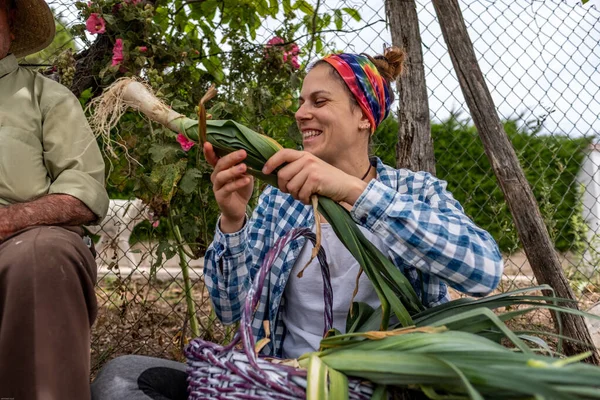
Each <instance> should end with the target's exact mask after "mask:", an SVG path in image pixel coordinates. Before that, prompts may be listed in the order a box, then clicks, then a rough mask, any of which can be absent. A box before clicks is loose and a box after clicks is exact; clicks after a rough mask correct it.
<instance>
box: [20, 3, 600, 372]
mask: <svg viewBox="0 0 600 400" xmlns="http://www.w3.org/2000/svg"><path fill="white" fill-rule="evenodd" d="M309 3H311V4H312V6H313V7H314V8H315V9H316V12H319V13H327V12H332V10H333V9H337V8H342V7H350V8H353V9H355V10H357V11H358V13H359V14H360V21H356V20H352V19H350V20H347V21H345V22H344V25H343V26H342V30H341V31H335V32H333V31H332V32H328V33H326V34H325V35H326V38H327V40H326V41H325V48H326V49H327V50H329V51H332V52H333V51H338V50H343V51H347V52H357V53H360V52H366V53H370V54H377V53H381V52H382V51H383V49H384V48H385V46H387V45H389V44H391V35H390V32H389V29H388V26H387V25H386V12H385V5H384V2H383V0H370V1H366V0H339V1H338V0H331V1H330V0H327V1H309ZM578 3H579V2H576V1H538V0H523V1H519V2H515V1H512V0H498V1H490V0H463V1H461V7H462V9H463V15H464V19H465V22H466V24H467V26H468V29H469V33H470V36H471V40H472V42H473V45H474V47H475V51H476V54H477V56H478V59H479V62H480V66H481V69H482V71H483V73H484V75H485V78H486V81H487V84H488V87H489V89H490V91H491V94H492V97H493V99H494V102H495V104H496V107H497V110H498V113H499V115H500V118H501V119H502V120H504V121H507V125H506V127H507V131H510V132H513V134H512V135H511V139H512V140H513V144H514V145H515V149H516V150H517V153H518V155H519V158H520V160H521V163H522V165H523V167H524V168H525V169H526V175H527V177H528V179H529V181H530V183H531V185H532V186H533V187H534V192H535V194H536V196H537V197H538V202H540V208H541V210H542V214H543V215H544V217H545V219H546V222H547V224H548V227H549V230H550V232H551V235H552V237H553V239H554V240H555V242H556V243H557V249H558V250H559V251H560V255H561V260H562V262H563V265H564V269H565V273H566V274H567V276H568V277H569V279H570V281H571V283H572V286H573V289H574V291H575V293H576V295H577V296H578V298H579V300H580V301H581V304H582V306H583V307H584V308H588V307H590V306H591V305H593V304H594V303H596V302H598V300H599V298H600V272H599V269H600V267H599V265H600V264H599V261H600V240H599V239H598V238H600V236H599V235H600V173H599V169H600V168H599V166H600V146H598V145H595V143H596V140H597V135H598V134H599V133H600V117H598V114H597V110H598V109H600V93H599V91H600V69H599V68H598V66H599V65H600V53H599V52H598V48H599V47H598V44H599V42H600V22H599V21H600V11H598V10H597V9H596V8H594V7H589V6H588V7H584V6H581V5H580V4H578ZM50 4H51V7H52V8H53V10H54V13H55V15H56V20H57V24H59V25H60V26H59V29H58V31H59V34H58V39H57V40H56V41H55V43H53V45H52V46H51V47H50V48H48V49H47V50H45V51H44V52H42V53H39V54H36V55H33V56H31V57H29V58H27V59H26V60H24V61H22V62H23V63H26V64H32V65H52V63H53V59H54V58H55V57H56V55H57V54H59V53H60V52H61V51H62V50H63V49H65V48H71V49H73V50H75V51H81V50H82V49H84V48H86V46H89V44H90V43H89V42H88V43H85V42H80V41H75V40H74V39H73V38H72V36H70V35H69V34H68V30H69V29H70V28H71V27H72V26H74V25H75V24H81V23H82V21H80V20H79V19H78V18H79V17H78V13H77V10H76V8H75V6H74V4H73V3H71V2H67V1H65V0H51V1H50ZM417 4H418V6H417V8H418V14H419V20H420V27H421V36H422V42H423V52H424V61H425V71H426V80H427V87H428V95H429V106H430V112H431V119H432V123H433V127H432V134H433V136H434V146H435V147H436V162H437V174H438V176H440V177H441V178H443V179H446V180H448V182H449V189H450V191H452V192H453V193H454V194H455V196H456V197H457V198H458V199H459V200H460V201H461V203H462V204H463V206H465V209H466V211H467V213H468V214H469V215H470V216H471V217H472V218H473V219H474V220H475V222H477V223H478V224H480V225H482V226H486V227H487V226H493V227H495V228H494V229H495V230H493V233H494V237H495V239H496V240H497V241H498V242H499V243H500V244H501V247H502V249H503V251H504V253H505V254H506V256H505V264H506V270H505V276H504V279H503V281H502V285H501V288H500V289H501V290H502V291H506V290H510V289H512V288H515V287H523V286H527V285H530V284H532V283H535V277H534V276H533V273H532V272H531V268H530V267H529V265H528V263H527V259H526V257H525V255H524V254H523V252H522V251H521V250H520V249H519V248H518V245H516V244H515V243H516V232H515V231H514V227H512V223H511V222H510V216H508V217H507V213H508V211H507V209H506V205H505V204H504V201H503V199H502V196H501V193H500V192H499V189H498V187H497V186H498V185H497V183H496V181H495V178H494V177H493V174H492V170H491V168H490V167H489V164H487V162H486V157H485V154H484V153H483V150H482V147H481V145H480V144H479V139H478V137H477V135H476V132H475V131H474V130H473V129H472V124H471V123H470V121H469V119H468V116H469V111H468V109H467V107H466V104H465V102H464V99H463V96H462V93H461V90H460V87H459V83H458V81H457V79H456V77H455V74H454V72H453V69H452V64H451V61H450V58H449V56H448V54H447V52H446V46H445V43H444V40H443V37H442V34H441V31H440V27H439V24H438V22H437V17H436V15H435V12H434V9H433V5H432V4H431V2H430V1H426V0H418V1H417ZM280 24H281V21H280V20H278V19H277V18H272V19H268V20H266V21H264V23H263V25H262V28H261V29H259V32H258V35H257V37H256V39H255V41H256V43H257V44H264V43H266V42H267V41H268V40H269V39H271V38H272V37H273V36H274V32H275V30H276V29H277V28H278V27H279V26H280ZM63 29H64V32H63ZM61 32H62V33H61ZM308 37H309V35H305V36H302V37H299V39H298V40H297V43H298V44H299V45H300V47H301V48H303V49H306V48H310V46H306V45H307V39H308ZM89 39H90V41H91V40H93V38H91V37H90V38H89ZM302 57H303V59H302V60H303V61H304V63H309V62H310V61H312V60H313V59H314V57H315V55H314V54H310V51H308V53H307V52H306V51H305V53H304V54H302ZM510 132H509V134H510ZM385 146H389V143H381V142H379V143H378V142H377V139H376V143H375V147H374V151H375V154H377V153H378V152H380V151H382V150H383V148H384V147H385ZM478 146H479V147H478ZM151 223H152V218H151V216H150V215H149V214H148V211H147V208H146V207H145V206H144V205H143V204H142V203H141V202H140V201H139V200H136V199H131V200H115V201H111V207H110V211H109V216H108V217H107V218H106V220H105V221H104V222H103V224H102V226H101V227H100V228H96V229H95V228H92V233H94V234H95V235H96V238H97V239H98V240H99V241H98V244H97V247H98V249H97V250H98V252H99V254H98V265H99V268H100V273H99V279H98V281H99V283H98V300H99V308H100V312H99V316H98V320H97V322H96V325H95V328H94V337H93V344H92V352H93V365H92V367H93V369H94V370H96V369H97V368H98V367H99V366H101V365H102V364H103V363H104V362H105V361H106V360H108V359H110V358H113V357H114V356H116V355H118V354H123V353H140V354H147V355H153V356H161V357H168V358H175V359H179V358H180V357H181V348H182V346H183V345H184V344H185V341H186V340H187V338H188V337H187V336H188V335H189V333H188V330H187V324H186V317H185V315H186V304H185V300H184V296H183V292H184V287H183V283H182V281H181V279H180V278H181V272H180V268H179V259H178V258H177V256H175V257H174V258H172V259H170V260H168V261H163V260H161V259H158V258H157V256H156V247H157V245H158V244H157V243H158V242H157V240H156V237H155V236H154V235H155V232H156V230H155V229H153V228H152V227H151ZM191 266H192V267H193V268H192V271H193V274H192V279H193V281H194V299H195V301H196V304H197V308H198V315H199V319H200V324H201V329H202V332H203V335H204V337H205V338H208V339H211V340H214V341H220V340H224V339H225V338H226V337H227V336H228V335H230V334H231V330H228V329H226V328H224V327H222V326H221V325H220V324H219V322H218V321H217V320H216V318H215V316H214V314H213V313H212V310H211V307H210V301H209V299H208V296H207V293H206V291H205V290H204V286H203V281H202V277H201V266H202V260H201V259H200V260H194V261H192V265H191Z"/></svg>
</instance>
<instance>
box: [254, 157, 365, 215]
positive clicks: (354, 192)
mask: <svg viewBox="0 0 600 400" xmlns="http://www.w3.org/2000/svg"><path fill="white" fill-rule="evenodd" d="M285 163H287V165H285V166H284V167H283V168H281V170H279V171H278V172H277V180H278V185H279V190H281V191H282V192H284V193H289V194H291V195H292V197H293V198H295V199H296V200H300V201H301V202H303V203H304V204H310V196H311V195H312V194H320V195H322V196H325V197H329V198H331V199H332V200H334V201H337V202H342V201H343V202H346V203H348V204H350V205H354V202H356V200H357V199H358V198H359V196H360V195H361V193H362V192H363V191H364V190H365V188H366V187H367V183H365V182H363V181H362V180H360V179H359V178H357V177H355V176H352V175H348V174H347V173H345V172H344V171H342V170H340V169H338V168H336V167H334V166H332V165H331V164H328V163H326V162H325V161H323V160H321V159H320V158H318V157H316V156H314V155H312V154H311V153H307V152H305V151H297V150H292V149H283V150H280V151H278V152H277V153H275V154H274V155H273V156H272V157H271V158H269V160H268V161H267V163H266V164H265V167H264V168H263V173H265V174H270V173H271V172H272V171H274V170H275V169H276V168H277V167H279V166H280V165H282V164H285Z"/></svg>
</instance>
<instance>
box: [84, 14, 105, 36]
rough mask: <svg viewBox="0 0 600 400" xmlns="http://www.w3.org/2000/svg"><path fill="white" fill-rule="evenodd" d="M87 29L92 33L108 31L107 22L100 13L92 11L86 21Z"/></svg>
mask: <svg viewBox="0 0 600 400" xmlns="http://www.w3.org/2000/svg"><path fill="white" fill-rule="evenodd" d="M85 29H87V30H88V32H89V33H91V34H96V33H104V32H106V22H104V19H102V17H101V16H100V14H98V13H92V14H91V15H90V17H89V18H88V19H87V21H85Z"/></svg>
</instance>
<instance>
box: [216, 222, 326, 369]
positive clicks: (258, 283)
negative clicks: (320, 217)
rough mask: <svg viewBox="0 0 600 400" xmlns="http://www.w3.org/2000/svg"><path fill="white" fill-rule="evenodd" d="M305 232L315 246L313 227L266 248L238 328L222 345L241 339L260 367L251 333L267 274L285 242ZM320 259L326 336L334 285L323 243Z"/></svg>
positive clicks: (292, 231) (232, 344)
mask: <svg viewBox="0 0 600 400" xmlns="http://www.w3.org/2000/svg"><path fill="white" fill-rule="evenodd" d="M302 236H304V237H305V238H306V239H308V240H310V241H311V242H312V244H313V246H314V245H316V242H317V237H316V235H315V234H314V233H313V232H312V231H311V230H310V229H308V228H296V229H292V230H291V231H290V232H288V233H287V234H286V235H284V236H282V237H280V238H279V239H277V241H276V242H275V244H274V245H273V247H272V248H271V249H270V250H269V251H268V252H267V255H266V256H265V258H264V260H263V263H262V264H261V266H260V269H259V271H258V273H257V274H256V276H255V277H254V280H253V281H252V285H251V287H250V289H249V290H248V294H247V296H246V302H245V303H244V308H243V309H242V316H241V320H240V327H239V331H238V333H237V334H236V336H235V338H234V339H233V340H232V342H231V343H230V344H229V345H227V346H226V347H225V348H224V349H223V350H224V351H229V350H231V349H232V348H233V347H235V345H236V344H237V343H239V341H240V340H241V342H242V347H243V350H244V352H245V354H246V356H247V357H248V361H249V362H250V363H251V364H252V366H253V367H255V368H257V369H258V368H259V367H258V365H257V363H256V361H257V356H256V354H255V353H254V345H255V340H254V336H253V335H252V319H253V316H254V311H255V310H256V307H257V305H258V302H259V300H260V297H261V294H262V290H263V286H264V283H265V278H266V277H267V274H268V273H269V271H270V270H271V267H272V266H273V264H274V263H275V260H277V258H278V256H279V254H280V253H281V251H282V250H283V249H284V248H285V246H286V245H287V244H288V243H290V242H291V241H293V240H296V239H298V238H299V237H302ZM317 259H318V261H319V265H320V266H321V275H322V276H323V297H324V301H325V314H324V322H325V329H324V331H323V336H325V333H327V332H328V331H329V330H330V329H331V327H332V326H333V289H332V287H331V277H330V274H329V265H328V264H327V257H326V255H325V250H323V247H321V248H320V249H319V252H318V254H317Z"/></svg>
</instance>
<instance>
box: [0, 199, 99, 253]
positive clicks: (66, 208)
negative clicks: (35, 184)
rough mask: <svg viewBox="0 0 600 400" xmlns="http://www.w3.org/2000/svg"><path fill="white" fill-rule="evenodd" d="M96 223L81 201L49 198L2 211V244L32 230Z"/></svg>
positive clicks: (20, 204) (15, 205)
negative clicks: (37, 227) (8, 238)
mask: <svg viewBox="0 0 600 400" xmlns="http://www.w3.org/2000/svg"><path fill="white" fill-rule="evenodd" d="M96 219H97V217H96V216H95V215H94V213H93V212H92V211H91V210H90V209H89V208H87V206H86V205H85V204H83V202H81V200H79V199H77V198H75V197H73V196H70V195H68V194H50V195H46V196H43V197H40V198H39V199H37V200H33V201H29V202H26V203H17V204H12V205H10V206H6V207H0V242H1V241H3V240H4V239H6V238H7V237H8V236H10V235H12V234H14V233H16V232H18V231H20V230H23V229H25V228H28V227H30V226H38V225H58V226H60V225H64V226H69V225H70V226H75V225H84V224H88V223H91V222H93V221H95V220H96Z"/></svg>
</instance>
